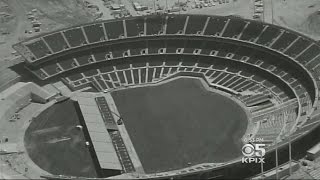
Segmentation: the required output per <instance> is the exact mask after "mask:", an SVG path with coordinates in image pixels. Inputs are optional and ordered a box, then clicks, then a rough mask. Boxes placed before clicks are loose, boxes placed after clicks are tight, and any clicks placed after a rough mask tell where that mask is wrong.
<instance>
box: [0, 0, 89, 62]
mask: <svg viewBox="0 0 320 180" xmlns="http://www.w3.org/2000/svg"><path fill="white" fill-rule="evenodd" d="M82 2H83V1H82V0H68V1H63V0H45V1H44V0H23V1H19V0H0V60H3V59H8V58H10V57H11V53H12V52H13V49H12V48H11V46H12V44H14V43H17V42H18V41H21V40H23V39H25V38H27V37H31V36H34V35H37V34H39V33H38V32H34V30H33V28H32V23H31V19H28V13H29V12H30V11H31V10H33V9H35V11H34V12H33V13H32V14H30V16H34V18H35V19H36V20H37V21H38V22H40V23H41V31H40V32H48V31H52V30H55V29H59V28H62V27H67V26H70V25H75V24H79V23H85V22H90V21H92V20H93V19H94V17H93V15H92V14H90V13H88V12H87V11H86V8H85V7H84V6H83V3H82ZM25 31H31V33H30V34H29V33H25Z"/></svg>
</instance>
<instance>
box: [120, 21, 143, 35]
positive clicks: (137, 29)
mask: <svg viewBox="0 0 320 180" xmlns="http://www.w3.org/2000/svg"><path fill="white" fill-rule="evenodd" d="M125 22H126V29H127V36H128V37H134V36H140V35H143V34H144V18H143V17H138V18H135V19H127V20H125Z"/></svg>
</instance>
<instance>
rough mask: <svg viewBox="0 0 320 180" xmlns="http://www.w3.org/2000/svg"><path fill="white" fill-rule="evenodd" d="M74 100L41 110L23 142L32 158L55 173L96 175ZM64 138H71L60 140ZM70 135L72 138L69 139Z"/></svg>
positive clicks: (46, 169)
mask: <svg viewBox="0 0 320 180" xmlns="http://www.w3.org/2000/svg"><path fill="white" fill-rule="evenodd" d="M79 124H80V123H79V117H78V114H77V112H76V109H75V106H74V102H73V101H71V100H68V101H65V102H62V103H59V104H55V105H53V106H52V107H50V108H49V109H47V110H46V111H44V112H42V113H41V114H40V115H39V116H38V117H37V118H36V119H35V120H34V121H33V122H32V123H31V124H30V126H29V127H28V129H27V131H26V134H25V137H24V142H25V146H26V149H27V152H28V155H29V156H30V158H31V159H32V160H33V161H34V162H35V163H36V164H37V165H38V166H39V167H40V168H42V169H43V170H45V171H47V172H49V173H52V174H56V175H59V174H62V175H73V176H85V177H97V173H96V171H95V168H94V164H93V161H92V158H91V156H90V153H89V151H88V149H87V147H86V146H85V138H84V135H83V133H82V131H79V130H78V129H76V128H75V126H76V125H79ZM63 138H66V139H68V140H65V141H60V142H59V140H62V139H63ZM69 138H70V139H69Z"/></svg>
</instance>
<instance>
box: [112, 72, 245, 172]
mask: <svg viewBox="0 0 320 180" xmlns="http://www.w3.org/2000/svg"><path fill="white" fill-rule="evenodd" d="M112 96H113V98H114V100H115V103H116V105H117V108H118V110H119V112H120V114H121V115H122V117H123V120H124V124H125V126H126V129H127V131H128V133H129V135H130V138H131V140H132V142H133V144H134V147H135V149H136V151H137V153H138V156H139V158H140V161H141V163H142V165H143V167H144V170H145V171H146V173H154V172H163V171H168V170H175V169H180V168H184V167H188V166H189V165H190V163H191V165H195V164H200V163H208V162H216V163H219V162H225V161H229V160H232V159H234V158H237V157H239V156H240V155H241V146H242V143H241V137H242V135H243V134H244V133H245V130H246V127H247V116H246V113H245V112H244V110H243V109H242V108H241V107H240V106H239V105H238V104H236V103H235V102H233V101H232V100H230V99H229V98H227V97H224V96H222V95H220V94H217V93H213V92H210V91H207V90H206V89H205V88H204V86H203V85H202V83H201V81H199V80H197V79H190V78H180V79H177V80H174V81H171V82H168V83H166V84H162V85H158V86H149V87H140V88H133V89H127V90H121V91H116V92H113V93H112ZM188 163H189V165H188Z"/></svg>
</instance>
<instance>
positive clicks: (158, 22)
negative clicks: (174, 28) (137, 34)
mask: <svg viewBox="0 0 320 180" xmlns="http://www.w3.org/2000/svg"><path fill="white" fill-rule="evenodd" d="M165 23H166V19H165V17H164V16H152V17H149V18H147V19H146V26H147V27H146V28H147V32H146V33H147V35H158V34H163V33H164V24H165Z"/></svg>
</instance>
